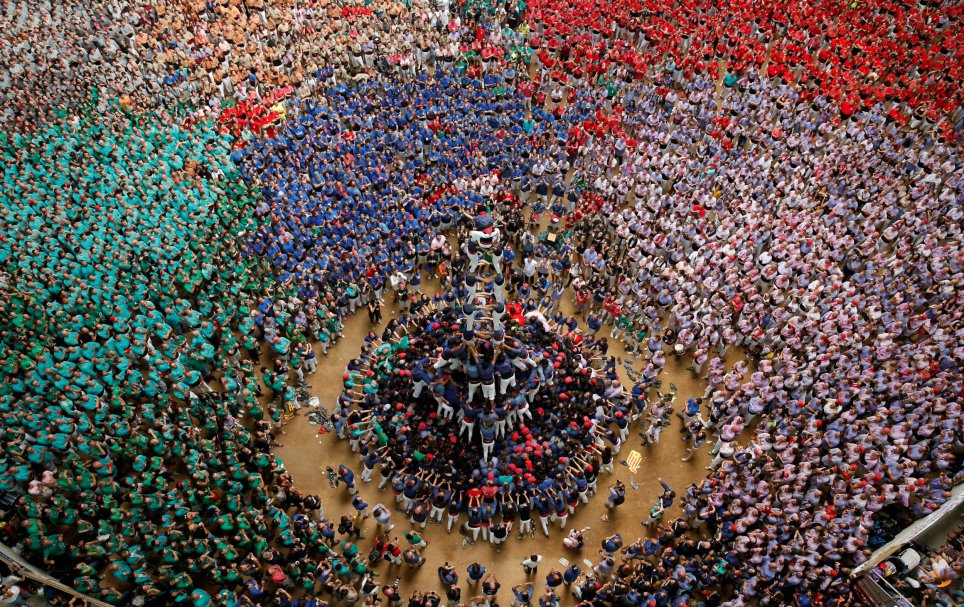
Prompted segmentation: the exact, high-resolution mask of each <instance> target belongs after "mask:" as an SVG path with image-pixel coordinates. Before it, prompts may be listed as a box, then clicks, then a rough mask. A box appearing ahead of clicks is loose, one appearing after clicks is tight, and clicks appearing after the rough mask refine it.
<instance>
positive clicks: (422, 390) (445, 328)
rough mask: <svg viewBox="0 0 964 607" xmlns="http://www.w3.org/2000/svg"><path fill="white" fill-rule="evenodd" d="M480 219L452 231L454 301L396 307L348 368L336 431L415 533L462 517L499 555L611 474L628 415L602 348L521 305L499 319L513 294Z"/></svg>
mask: <svg viewBox="0 0 964 607" xmlns="http://www.w3.org/2000/svg"><path fill="white" fill-rule="evenodd" d="M478 219H479V221H480V222H481V223H483V224H486V225H487V226H488V227H486V228H485V229H486V230H489V232H485V231H483V230H472V231H471V234H474V235H475V236H476V238H474V239H473V238H472V237H471V236H470V235H469V234H468V233H467V230H465V229H460V230H459V233H460V234H463V235H464V236H465V237H466V239H465V247H464V251H463V250H461V248H460V251H459V253H460V255H459V258H458V259H456V260H455V261H456V263H455V264H453V276H454V283H455V284H454V286H453V288H452V290H450V291H448V292H447V293H445V294H444V295H442V294H438V295H436V296H435V297H434V298H433V299H432V300H431V301H426V300H425V299H421V298H420V299H419V300H417V301H414V302H412V303H411V304H410V305H407V306H406V302H404V301H403V302H402V304H403V307H404V308H405V309H404V311H405V312H407V313H404V314H403V315H402V316H401V317H400V318H398V319H394V318H393V319H392V320H391V321H389V323H388V326H387V327H386V329H385V331H384V332H383V334H382V336H381V337H380V338H377V337H376V338H374V339H370V340H366V341H368V343H367V344H366V345H365V347H364V348H363V349H362V352H361V356H360V357H359V358H358V359H354V360H352V361H351V362H349V364H348V368H347V371H346V374H345V391H344V392H343V394H342V397H341V407H339V409H338V410H337V411H336V413H335V420H336V421H335V428H336V429H337V430H338V432H339V435H340V436H341V437H343V438H346V439H349V440H350V441H351V444H352V450H353V451H355V452H357V453H358V454H359V456H360V458H361V459H362V461H363V466H364V472H363V473H362V478H361V480H362V481H363V482H365V481H371V480H372V476H373V475H374V474H375V472H376V471H377V472H378V474H379V476H380V477H381V482H380V483H379V484H380V486H382V487H384V486H386V485H387V484H391V488H392V490H393V491H394V493H395V495H396V499H397V501H398V502H399V503H401V504H402V511H403V512H405V513H406V514H408V515H409V516H410V519H411V522H412V523H413V524H419V525H421V526H422V527H423V528H424V527H425V525H426V523H427V522H428V521H429V520H434V521H436V522H438V523H441V522H442V517H443V515H444V514H446V513H447V515H448V518H447V525H446V527H447V529H448V530H449V531H451V530H452V527H453V524H454V523H455V522H456V521H457V520H458V519H459V517H460V515H461V514H462V513H465V515H466V518H467V521H466V527H464V529H466V530H468V532H469V533H470V534H471V536H472V540H473V541H474V540H476V539H477V538H478V534H479V533H480V532H481V534H482V537H483V539H484V540H486V541H490V536H491V541H492V542H493V543H499V540H504V539H505V537H506V535H507V533H508V531H510V530H511V528H512V526H513V525H514V523H515V522H516V519H517V518H518V519H519V528H518V533H519V535H520V536H524V535H527V534H529V533H532V532H534V528H533V520H534V518H538V520H539V523H540V525H541V530H542V533H543V534H544V535H546V536H548V535H549V524H550V522H552V523H554V522H557V521H558V523H559V526H560V528H565V526H566V523H567V521H568V517H569V515H571V514H574V513H575V510H576V507H577V506H579V505H580V504H584V503H588V502H589V497H590V496H591V495H593V494H595V493H596V492H597V478H598V475H599V473H600V472H612V469H613V457H614V454H615V453H618V451H619V447H620V444H621V443H622V442H623V441H625V440H626V438H627V434H628V432H629V423H630V419H631V417H632V416H633V414H634V413H633V411H634V407H633V403H631V402H630V399H629V397H628V394H625V393H624V391H623V388H622V385H621V383H620V382H619V378H618V375H617V373H616V363H615V359H614V358H613V357H609V356H606V351H607V349H608V346H607V342H606V338H605V337H601V338H600V339H599V340H598V341H590V340H588V339H584V337H585V336H584V335H583V334H582V332H581V330H580V329H579V328H578V324H577V322H576V321H575V319H572V318H566V317H565V316H563V315H562V313H561V312H558V311H557V312H556V313H555V314H552V312H551V310H548V309H542V308H539V307H536V306H533V305H531V300H529V301H526V303H525V305H524V306H522V309H521V310H519V311H517V312H515V313H511V312H510V311H508V310H507V309H506V301H507V300H510V299H514V298H516V297H518V294H519V288H518V287H519V286H521V285H520V284H519V282H518V281H512V282H510V284H509V285H508V287H507V288H506V287H504V286H502V285H501V284H500V281H501V282H504V281H505V277H504V275H503V274H502V273H501V272H499V271H497V270H496V268H495V267H494V266H495V265H499V263H498V262H499V260H500V258H502V257H503V256H504V253H502V251H503V248H502V243H501V238H500V234H501V229H500V228H497V227H496V225H495V223H494V221H493V220H492V219H491V218H490V217H488V215H487V214H484V215H480V216H479V218H478ZM493 230H497V231H495V232H493ZM479 243H481V245H480V244H479ZM480 246H482V247H485V249H481V248H480ZM482 250H488V251H489V254H490V256H491V257H492V258H493V260H494V262H495V263H494V264H493V265H487V262H485V260H484V259H481V260H480V259H477V258H479V257H481V255H480V253H481V251H482ZM473 251H474V253H473ZM473 257H474V258H476V259H473ZM480 264H482V265H481V266H480ZM473 265H474V266H475V271H472V266H473ZM501 269H503V268H501V267H499V268H498V270H501ZM483 270H488V275H489V276H488V277H486V276H485V275H484V273H479V272H480V271H483ZM486 278H491V279H492V280H491V281H490V282H487V281H486ZM547 315H549V316H548V317H547ZM453 462H454V464H453ZM623 497H625V496H623Z"/></svg>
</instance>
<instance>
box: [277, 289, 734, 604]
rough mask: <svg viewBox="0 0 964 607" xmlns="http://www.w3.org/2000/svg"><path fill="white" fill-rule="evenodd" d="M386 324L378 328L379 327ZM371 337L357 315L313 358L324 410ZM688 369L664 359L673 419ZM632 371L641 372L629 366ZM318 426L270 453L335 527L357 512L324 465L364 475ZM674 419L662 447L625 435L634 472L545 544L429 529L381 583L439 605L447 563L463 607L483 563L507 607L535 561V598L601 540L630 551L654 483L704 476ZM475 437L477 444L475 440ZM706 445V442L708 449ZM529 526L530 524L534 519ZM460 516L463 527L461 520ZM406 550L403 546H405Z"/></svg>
mask: <svg viewBox="0 0 964 607" xmlns="http://www.w3.org/2000/svg"><path fill="white" fill-rule="evenodd" d="M423 288H424V289H426V292H429V289H431V288H432V285H430V284H427V285H425V286H424V287H423ZM390 300H391V296H390V295H389V296H387V297H386V305H385V306H384V307H383V310H382V312H383V316H384V317H385V319H386V320H387V319H388V318H391V317H392V315H393V314H395V313H396V308H395V307H394V306H393V305H391V304H390V303H389V302H390ZM563 309H564V310H565V311H566V312H567V313H572V311H573V310H572V302H571V294H570V292H568V291H567V293H566V296H565V299H564V308H563ZM383 325H384V322H383ZM369 328H370V325H369V322H368V317H367V314H365V313H364V312H359V313H357V314H355V315H354V316H353V317H351V318H349V319H348V320H347V322H346V324H345V335H344V337H343V338H342V339H341V340H339V341H338V343H337V344H336V345H335V346H334V347H332V348H331V349H330V351H329V353H328V358H324V357H322V356H320V355H319V365H318V370H317V372H316V373H315V374H314V375H313V376H311V377H310V378H309V379H308V381H309V383H311V384H312V388H311V393H312V394H314V395H315V396H317V397H318V398H319V399H320V400H321V402H322V404H323V405H324V406H325V407H326V408H328V409H329V410H331V408H332V404H333V403H334V402H335V399H336V397H337V396H338V394H339V392H340V391H341V387H342V373H343V372H344V368H345V365H346V363H347V362H348V360H349V359H350V358H352V357H353V356H355V355H357V353H358V351H359V348H360V345H361V344H362V343H363V338H364V336H365V334H366V333H367V332H368V330H369ZM609 330H610V328H609V327H605V328H604V329H603V332H604V334H605V333H608V331H609ZM610 354H612V355H614V356H617V357H624V356H625V354H626V352H625V349H624V348H623V344H622V343H621V342H618V341H616V340H613V343H612V344H611V347H610ZM738 357H739V354H735V353H731V355H730V356H729V357H728V358H731V359H732V360H730V361H729V362H730V363H731V364H732V362H734V361H735V360H736V359H737V358H738ZM687 364H688V362H687V361H685V360H682V361H676V360H675V359H674V357H672V356H670V357H668V359H667V363H666V370H665V371H664V373H663V375H662V376H661V378H660V379H661V380H662V382H663V387H662V388H661V390H663V391H668V390H669V386H670V383H674V384H676V385H677V386H678V388H679V392H678V394H677V399H676V410H677V411H679V409H680V407H681V406H682V405H683V404H685V400H686V398H689V397H691V396H700V395H702V392H703V390H704V388H705V383H703V382H702V381H699V380H694V379H692V376H691V374H690V372H689V371H687V370H686V366H687ZM635 367H636V369H637V371H638V370H639V365H635ZM617 368H618V369H619V372H620V376H621V378H622V379H623V383H624V385H625V386H627V388H628V387H630V386H632V382H631V381H630V380H629V379H628V378H627V377H626V375H625V372H624V369H623V368H622V365H617ZM318 428H319V426H315V425H312V424H309V423H308V422H307V421H306V420H305V418H304V416H296V417H295V418H294V419H293V420H291V422H289V423H288V425H287V426H286V427H285V430H286V431H287V432H288V434H287V436H279V440H280V441H281V442H282V443H283V445H284V446H283V447H280V448H277V449H276V450H275V452H276V453H277V454H279V455H280V456H281V457H282V459H283V460H284V463H285V466H286V467H287V468H288V470H289V471H290V473H291V474H292V476H293V478H294V481H295V485H296V486H297V487H298V488H299V489H300V490H302V491H304V492H308V493H317V494H319V495H321V496H322V500H323V504H324V507H325V516H327V517H328V518H330V519H333V520H336V521H337V520H338V518H339V517H340V516H341V515H342V514H350V513H352V512H353V509H352V507H351V500H350V496H349V495H348V492H347V490H346V489H345V488H344V485H342V486H340V487H339V488H337V489H332V488H330V487H329V485H328V481H327V479H326V477H325V475H324V470H325V466H329V465H330V466H332V467H337V466H338V464H342V463H344V464H347V465H348V466H349V467H350V468H351V469H352V470H354V471H355V477H356V479H358V477H359V474H360V472H361V462H360V461H359V460H358V458H357V456H356V455H355V454H353V453H352V452H351V450H350V449H349V447H348V443H347V441H342V440H339V439H338V438H337V437H336V436H335V435H334V434H333V433H325V434H318ZM680 436H681V435H680V420H679V419H678V418H676V416H675V415H674V416H673V425H672V426H671V427H670V428H667V429H666V430H665V431H664V432H663V435H662V438H661V441H660V443H659V444H658V445H656V446H651V447H643V446H641V439H640V438H639V435H638V427H636V426H634V427H633V429H632V431H631V432H630V434H629V438H628V440H627V442H626V444H624V446H623V447H622V449H621V451H620V453H619V455H618V456H617V462H618V461H619V460H625V459H626V458H627V457H629V456H630V453H631V451H633V450H635V451H638V452H639V454H640V455H641V456H642V461H641V463H640V465H639V468H638V471H637V472H636V473H635V474H633V473H632V472H631V471H630V470H629V468H628V467H627V466H625V465H622V464H619V463H617V464H616V466H615V470H614V473H613V474H612V475H608V476H607V475H603V476H600V479H599V493H597V494H596V495H595V496H593V497H592V498H590V501H589V504H586V505H583V506H581V507H580V508H578V509H577V511H576V514H575V516H571V517H570V518H569V521H568V525H567V528H566V531H562V530H560V529H559V527H558V525H555V526H553V527H551V528H550V537H548V538H546V537H544V536H543V535H542V533H541V530H539V529H538V521H536V527H537V535H536V537H535V538H526V539H523V540H520V539H518V534H517V533H516V531H515V530H513V531H512V534H511V535H510V538H509V539H508V540H507V541H506V542H505V543H504V544H502V546H501V550H498V549H496V547H494V546H492V545H490V544H488V543H484V542H482V540H481V537H480V539H479V542H478V543H477V544H475V545H468V546H467V547H465V548H463V542H462V539H463V537H462V535H460V534H459V533H458V531H457V530H456V529H453V530H452V533H446V531H445V527H444V526H436V525H434V524H432V523H429V525H428V526H427V527H426V529H425V530H424V531H423V536H424V537H425V539H426V541H427V542H428V544H429V545H428V547H427V548H426V549H425V550H424V551H423V554H424V555H425V558H426V563H425V566H423V567H422V568H421V569H419V570H416V571H411V570H409V569H408V568H407V567H404V566H403V567H392V568H390V569H389V568H388V567H387V564H385V563H382V564H380V565H379V567H378V571H379V578H380V579H379V581H380V582H381V583H385V582H386V581H387V582H391V581H392V580H393V579H394V576H396V575H398V576H399V577H401V580H402V581H401V589H402V596H403V597H406V598H407V597H408V596H409V594H410V593H411V591H412V590H416V589H419V590H423V591H427V590H435V591H437V592H438V593H439V594H440V595H442V596H443V599H444V591H443V589H442V587H441V584H440V583H439V579H438V574H437V571H436V570H437V568H438V567H439V566H440V565H442V564H443V563H444V562H445V561H448V562H449V563H451V564H452V565H453V566H455V567H456V570H457V571H458V572H459V578H460V584H461V586H462V600H463V601H467V600H468V599H469V598H471V597H472V596H475V595H477V594H479V592H478V588H473V589H469V588H467V586H466V581H467V575H466V573H465V568H466V567H467V566H468V565H469V564H470V563H472V562H473V561H479V562H480V563H482V564H483V565H484V566H485V567H486V568H487V569H489V570H490V571H494V572H495V573H496V576H497V578H498V580H499V581H500V582H501V583H502V590H501V591H500V593H499V598H500V599H501V602H502V603H503V604H509V602H510V601H511V597H512V593H511V590H510V588H511V587H512V586H514V585H516V584H519V583H521V582H524V581H526V576H525V574H524V572H523V569H522V565H521V562H522V560H523V559H524V558H525V557H526V556H528V555H529V554H532V553H539V554H541V555H543V557H544V560H543V563H542V566H541V567H540V568H539V571H538V573H537V574H536V575H535V576H533V578H532V581H533V582H534V584H535V596H536V597H538V596H539V595H540V594H541V593H542V592H544V584H545V575H546V574H547V573H549V571H550V570H551V569H552V568H556V569H558V570H560V571H561V570H562V569H563V568H564V567H565V566H566V565H565V564H563V562H561V561H562V560H563V559H566V560H568V561H570V562H571V561H577V562H581V561H583V560H584V559H589V560H590V561H592V562H593V563H595V562H597V559H598V557H599V547H600V542H601V540H602V539H603V538H604V537H606V536H608V535H611V534H612V533H614V532H616V531H618V532H619V533H621V534H622V536H623V539H624V540H625V542H626V544H629V543H631V542H632V541H634V540H635V539H636V538H637V537H643V536H645V535H647V533H648V531H647V529H646V528H644V527H642V526H641V525H640V521H641V520H643V518H645V516H646V514H647V513H648V511H649V508H650V507H651V506H652V504H653V502H654V500H655V498H656V496H657V495H658V490H659V483H658V481H657V480H656V479H657V478H658V477H662V478H663V479H664V480H665V481H666V482H667V483H668V484H669V485H670V486H671V487H672V488H673V489H674V490H675V491H676V493H677V495H682V494H683V492H684V491H685V490H686V488H687V487H688V486H689V484H690V483H693V482H698V481H699V480H700V479H702V478H703V477H704V474H705V471H704V469H703V467H704V466H706V465H707V464H708V463H709V461H710V459H711V458H710V457H709V456H708V455H707V454H706V452H707V451H708V450H709V447H706V448H704V449H701V451H700V452H699V453H698V454H697V455H696V456H695V457H694V458H693V459H692V460H690V461H689V462H683V461H681V458H682V457H683V456H684V455H685V448H684V443H683V441H682V440H681V438H680ZM476 438H478V437H476ZM710 444H712V443H710ZM617 478H618V479H621V480H622V481H623V482H624V483H625V484H626V486H627V490H628V492H627V496H626V498H627V499H626V502H625V503H624V504H623V505H622V506H620V507H618V508H617V509H616V510H615V511H614V512H611V513H608V514H609V520H608V521H606V522H604V521H602V520H601V519H602V517H603V516H604V515H606V514H607V510H606V508H605V502H606V494H607V487H608V486H609V484H610V483H612V482H613V481H614V480H615V479H617ZM630 481H632V482H634V483H636V484H637V485H638V489H634V488H633V487H632V486H631V482H630ZM360 486H361V495H362V496H363V497H364V498H365V500H366V501H367V502H368V503H369V504H370V505H371V506H374V505H375V504H377V503H378V502H382V503H384V504H385V505H386V506H389V507H394V503H393V496H392V493H391V491H390V490H389V489H388V488H387V487H386V489H385V490H384V491H379V490H378V488H377V479H376V481H375V482H372V483H367V484H365V483H361V484H360ZM678 504H679V499H677V502H676V504H674V506H673V508H672V509H671V511H670V512H669V513H667V516H666V517H665V520H672V518H674V517H676V516H677V515H678V514H679V507H678ZM533 518H535V517H533ZM464 519H465V517H464V515H463V516H462V517H461V519H460V522H462V521H464ZM392 521H393V522H394V523H395V525H396V527H395V529H394V530H393V534H394V533H397V534H398V536H399V537H401V535H402V534H403V533H404V532H405V531H406V530H407V529H409V528H410V527H411V525H410V523H409V522H408V520H407V519H406V518H403V515H402V514H401V513H397V512H396V513H395V514H394V515H393V519H392ZM582 527H591V528H592V530H591V531H590V532H589V533H587V536H586V547H585V548H584V549H583V550H582V551H581V553H577V552H574V551H571V550H568V549H566V548H564V547H563V545H562V539H563V537H565V535H566V534H567V533H568V530H569V529H571V528H577V529H578V528H582ZM374 529H375V523H374V521H373V520H372V519H368V520H366V521H365V526H364V530H363V534H364V537H365V540H362V541H360V542H359V545H360V546H361V547H362V549H363V550H362V552H363V554H364V553H367V551H368V548H370V546H371V541H372V540H373V539H374ZM402 542H403V543H404V539H403V540H402ZM580 566H582V567H583V570H584V571H585V570H586V566H585V563H580ZM574 602H575V601H574V599H573V598H572V597H571V596H570V595H568V594H566V595H565V596H564V597H563V603H564V604H571V603H574Z"/></svg>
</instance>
